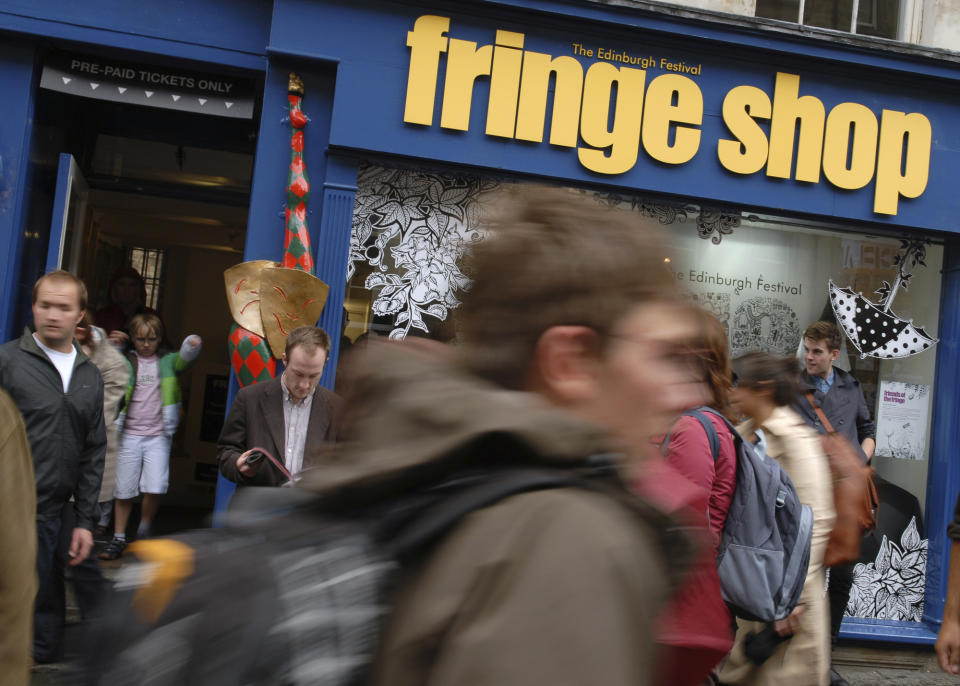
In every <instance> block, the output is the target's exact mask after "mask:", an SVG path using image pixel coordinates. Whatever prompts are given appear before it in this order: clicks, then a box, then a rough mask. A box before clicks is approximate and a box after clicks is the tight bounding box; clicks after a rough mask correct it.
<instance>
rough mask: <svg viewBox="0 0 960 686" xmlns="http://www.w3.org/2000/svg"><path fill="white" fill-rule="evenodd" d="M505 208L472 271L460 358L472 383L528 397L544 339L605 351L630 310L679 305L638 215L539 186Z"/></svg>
mask: <svg viewBox="0 0 960 686" xmlns="http://www.w3.org/2000/svg"><path fill="white" fill-rule="evenodd" d="M502 200H503V202H502V205H501V206H500V208H499V212H498V213H497V215H496V216H494V217H492V218H489V217H488V218H487V221H486V222H485V228H486V229H487V230H488V234H487V237H486V239H485V240H483V241H482V242H480V243H479V244H477V245H476V246H475V247H474V249H473V254H472V255H471V256H470V257H469V258H468V259H467V260H466V264H465V267H466V270H467V272H468V274H469V276H470V277H471V278H473V280H474V281H473V285H472V287H471V288H470V290H469V291H468V293H467V295H466V297H465V299H464V306H463V309H462V313H461V315H460V318H461V319H460V324H461V328H460V333H461V335H462V339H461V340H462V342H463V346H462V349H461V352H462V355H463V361H464V364H465V365H466V367H467V368H468V369H469V370H470V371H472V372H473V373H474V374H477V375H479V376H480V377H482V378H485V379H488V380H490V381H493V382H494V383H497V384H499V385H501V386H504V387H506V388H512V389H518V388H522V387H523V385H524V382H525V380H526V375H527V373H528V368H529V364H530V361H531V360H532V358H533V354H534V350H535V348H536V345H537V341H538V340H539V339H540V336H541V335H542V334H543V332H544V331H546V330H547V329H549V328H551V327H554V326H561V325H578V326H586V327H589V328H591V329H593V330H594V331H596V332H597V334H598V335H599V338H600V341H601V344H605V343H606V341H607V339H608V337H609V334H610V332H611V330H612V329H613V328H614V326H615V325H616V324H617V323H618V322H619V321H620V320H621V319H622V318H623V317H624V316H625V315H626V314H627V313H628V311H629V310H630V309H631V308H632V307H634V306H636V305H638V304H640V303H642V302H644V301H648V300H653V299H667V298H669V297H676V291H675V287H674V281H673V277H672V276H671V275H670V273H669V271H668V270H667V269H666V268H665V267H664V252H663V250H662V249H661V246H660V242H659V240H658V239H657V237H656V235H655V233H654V231H653V230H651V229H649V228H646V227H645V226H644V221H643V219H642V218H641V216H640V215H639V214H637V213H633V212H627V211H623V210H618V209H614V208H611V207H609V206H603V205H600V204H599V203H598V202H597V201H596V200H595V199H594V198H592V197H590V196H588V195H586V194H584V193H581V192H578V191H572V190H568V189H555V188H545V187H542V186H532V185H527V186H519V187H517V188H515V189H512V190H510V191H507V192H506V193H505V194H504V197H503V198H502Z"/></svg>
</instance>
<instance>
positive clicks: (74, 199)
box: [46, 153, 90, 274]
mask: <svg viewBox="0 0 960 686" xmlns="http://www.w3.org/2000/svg"><path fill="white" fill-rule="evenodd" d="M88 193H89V189H88V187H87V182H86V180H85V179H84V178H83V174H82V173H81V172H80V168H79V167H78V166H77V163H76V161H75V160H74V159H73V155H69V154H67V153H60V162H59V164H58V166H57V192H56V196H55V197H54V203H53V219H52V221H51V223H50V244H49V246H48V247H47V268H46V271H47V272H48V273H49V272H51V271H53V270H55V269H66V270H67V271H69V272H72V273H74V274H78V273H79V270H80V265H81V260H82V259H83V256H84V246H85V245H86V243H87V230H88V228H89V225H90V222H89V221H88V216H87V196H88Z"/></svg>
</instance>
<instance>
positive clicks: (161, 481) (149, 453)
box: [113, 434, 170, 500]
mask: <svg viewBox="0 0 960 686" xmlns="http://www.w3.org/2000/svg"><path fill="white" fill-rule="evenodd" d="M169 482H170V439H169V438H168V437H167V436H162V435H161V436H136V435H134V434H123V435H122V436H121V437H120V449H119V450H118V451H117V485H116V488H115V489H114V492H113V495H114V497H116V498H120V499H121V500H129V499H130V498H136V497H137V495H138V494H140V493H156V494H160V493H166V492H167V486H168V485H169Z"/></svg>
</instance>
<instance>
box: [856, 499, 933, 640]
mask: <svg viewBox="0 0 960 686" xmlns="http://www.w3.org/2000/svg"><path fill="white" fill-rule="evenodd" d="M926 571H927V541H926V539H921V538H920V534H919V533H918V532H917V518H916V517H913V518H911V519H910V524H909V525H907V528H906V529H904V530H903V533H902V534H901V535H900V545H897V544H896V543H894V542H893V541H890V540H888V539H887V537H886V536H884V537H883V542H882V543H881V544H880V551H879V552H878V553H877V559H876V560H875V561H873V562H870V563H868V564H863V563H862V562H861V563H858V564H857V565H856V566H855V567H854V568H853V588H852V589H851V591H850V600H849V601H848V603H847V612H846V614H847V615H849V616H851V617H867V618H872V619H896V620H902V621H908V622H919V621H920V620H921V618H922V617H923V591H924V584H925V579H926Z"/></svg>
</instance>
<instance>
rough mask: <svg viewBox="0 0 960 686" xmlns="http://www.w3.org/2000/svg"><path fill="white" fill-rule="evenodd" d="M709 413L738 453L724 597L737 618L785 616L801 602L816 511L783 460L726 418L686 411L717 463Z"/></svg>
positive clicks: (725, 546) (724, 549)
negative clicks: (768, 454) (764, 453)
mask: <svg viewBox="0 0 960 686" xmlns="http://www.w3.org/2000/svg"><path fill="white" fill-rule="evenodd" d="M707 413H709V414H712V415H715V416H717V417H720V418H721V419H722V420H723V422H724V424H726V426H727V428H728V429H729V430H730V434H731V435H732V436H733V444H734V447H735V449H736V455H737V478H736V487H735V489H734V491H733V500H732V501H731V503H730V509H729V511H728V512H727V520H726V522H725V523H724V525H723V537H722V539H721V541H720V549H719V551H718V553H717V569H718V571H719V574H720V589H721V591H722V593H723V599H724V600H725V601H726V603H727V606H728V607H729V608H730V611H731V612H733V614H734V615H736V616H737V617H742V618H743V619H748V620H754V621H761V622H772V621H774V620H777V619H783V618H784V617H786V616H788V615H789V614H790V613H791V612H792V611H793V609H794V608H795V607H796V606H797V603H798V602H799V601H800V593H801V592H802V591H803V583H804V581H805V580H806V578H807V567H808V566H809V564H810V540H811V537H812V535H813V510H812V509H811V508H810V506H809V505H804V504H802V503H801V502H800V499H799V497H798V496H797V490H796V489H795V488H794V486H793V482H792V481H790V477H789V475H787V472H786V471H785V470H784V469H783V468H782V467H781V466H780V464H779V463H778V462H777V461H776V460H773V459H768V458H765V457H762V456H761V455H760V454H759V453H758V452H757V451H756V449H755V448H754V447H753V445H752V444H751V443H750V442H749V441H746V440H744V438H743V437H742V436H741V435H740V434H739V433H738V432H737V430H736V429H735V428H734V427H733V425H732V424H731V423H730V422H729V421H728V420H727V418H726V417H724V416H723V415H722V414H720V413H719V412H717V411H716V410H713V409H711V408H709V407H701V408H698V409H696V410H691V411H689V412H686V413H685V414H686V415H687V416H690V417H693V418H695V419H697V421H699V422H700V424H701V426H703V430H704V431H705V432H706V434H707V439H708V441H709V442H710V452H711V453H712V455H713V459H714V461H716V459H717V455H718V454H719V451H720V437H719V436H718V435H717V430H716V428H715V427H714V425H713V422H711V421H710V418H709V417H707V416H706V415H707ZM669 440H670V437H669V436H667V438H666V440H665V441H664V446H666V445H667V444H668V443H669ZM665 449H666V448H665V447H664V450H665Z"/></svg>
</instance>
